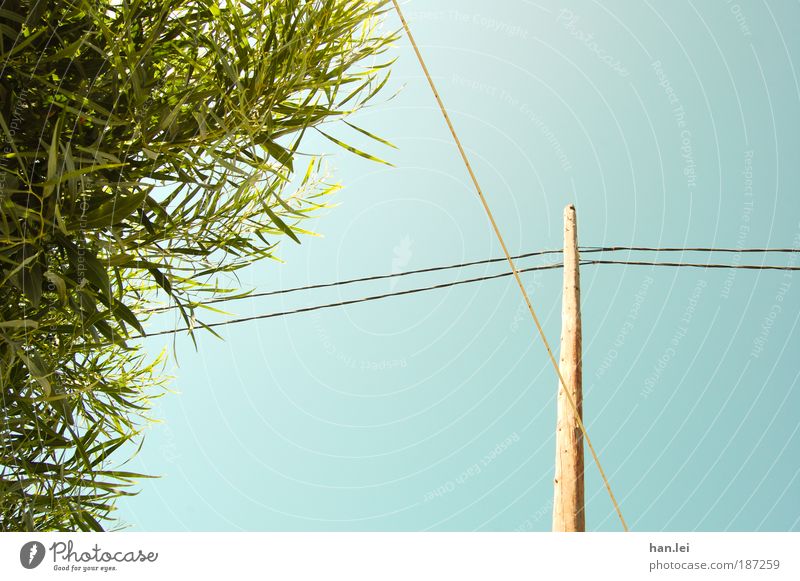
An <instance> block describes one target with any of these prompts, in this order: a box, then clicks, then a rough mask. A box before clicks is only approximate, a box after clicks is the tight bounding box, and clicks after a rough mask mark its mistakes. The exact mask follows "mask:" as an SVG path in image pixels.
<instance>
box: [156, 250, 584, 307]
mask: <svg viewBox="0 0 800 581" xmlns="http://www.w3.org/2000/svg"><path fill="white" fill-rule="evenodd" d="M562 252H563V251H562V250H561V249H557V250H538V251H535V252H526V253H524V254H518V255H516V256H513V257H512V258H514V259H515V260H517V259H522V258H530V257H532V256H544V255H546V254H561V253H562ZM589 252H595V251H594V250H589ZM505 261H506V259H505V258H485V259H483V260H473V261H470V262H461V263H457V264H448V265H444V266H430V267H427V268H419V269H417V270H407V271H403V272H393V273H391V274H378V275H372V276H362V277H359V278H351V279H347V280H340V281H335V282H325V283H319V284H311V285H307V286H298V287H293V288H287V289H278V290H272V291H264V292H258V293H250V294H247V295H243V296H235V297H219V298H216V299H211V300H208V301H203V302H202V303H197V304H202V305H211V304H214V303H222V302H227V301H238V300H242V299H251V298H258V297H270V296H275V295H284V294H289V293H293V292H298V291H306V290H315V289H320V288H329V287H332V286H345V285H348V284H354V283H357V282H370V281H373V280H383V279H387V278H399V277H403V276H409V275H412V274H423V273H426V272H438V271H442V270H451V269H454V268H465V267H467V266H477V265H479V264H493V263H496V262H505ZM509 274H511V273H509ZM176 307H177V305H169V306H164V307H156V308H153V309H147V310H145V311H144V312H146V313H162V312H164V311H169V310H171V309H174V308H176Z"/></svg>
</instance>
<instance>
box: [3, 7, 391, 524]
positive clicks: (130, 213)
mask: <svg viewBox="0 0 800 581" xmlns="http://www.w3.org/2000/svg"><path fill="white" fill-rule="evenodd" d="M384 9H385V2H384V1H383V0H380V1H375V2H364V1H362V0H250V1H246V0H228V1H227V2H225V1H222V2H215V1H213V0H148V1H144V0H141V1H140V0H111V1H107V0H103V1H98V0H38V1H37V0H29V1H24V0H23V1H17V2H5V3H4V4H3V6H2V9H0V55H1V56H0V65H1V66H2V69H1V70H0V140H1V141H2V151H1V152H0V154H1V156H0V192H2V194H1V196H2V198H1V199H0V237H2V239H1V240H0V261H1V262H0V266H1V267H2V279H0V295H1V296H0V309H1V310H2V315H1V316H0V393H2V416H0V530H4V531H10V530H75V529H79V530H102V529H103V527H104V526H105V525H107V524H108V522H110V521H112V520H113V518H112V511H113V508H114V502H115V500H116V499H117V498H119V497H120V496H123V495H126V494H131V493H132V492H131V491H130V490H131V488H130V487H131V486H132V485H134V484H135V483H136V481H137V479H138V478H140V477H142V475H138V474H132V473H129V472H125V471H122V470H120V469H119V467H120V464H122V462H121V460H120V459H119V458H118V456H119V455H120V454H123V453H124V454H125V455H126V457H127V452H126V450H128V449H129V447H130V444H131V442H133V443H139V445H141V433H140V432H141V427H142V425H143V424H144V423H145V422H146V414H147V411H148V409H149V402H150V400H151V399H152V398H153V397H157V396H158V395H159V394H160V393H161V390H160V387H161V386H162V385H163V383H164V379H163V377H162V376H161V374H160V371H159V363H160V361H161V359H160V358H157V359H156V360H155V361H151V360H149V359H148V358H147V357H146V355H145V353H144V352H143V351H142V349H141V347H140V344H139V342H138V341H137V339H136V338H137V337H139V336H141V335H143V334H144V333H145V329H144V323H145V322H146V321H147V319H148V317H149V316H151V315H150V311H151V310H152V307H154V306H156V305H158V304H163V300H164V299H165V298H166V299H168V300H169V301H170V304H171V305H173V306H175V307H176V308H177V309H179V311H180V313H181V316H182V318H183V320H184V321H185V323H186V325H187V326H188V327H190V328H192V329H195V328H201V327H202V326H203V323H202V322H200V321H198V320H197V319H196V316H197V314H198V312H199V309H200V308H202V303H203V302H204V301H207V300H209V299H210V298H213V297H215V296H220V295H225V294H228V296H230V295H231V293H233V294H235V293H240V292H241V291H239V290H238V289H226V288H223V286H222V283H221V277H223V276H226V273H230V272H232V271H235V270H237V269H240V268H242V267H245V266H247V265H250V264H252V263H253V262H255V261H258V260H261V259H264V258H270V257H273V253H274V251H275V246H276V244H277V243H278V241H279V239H280V237H281V236H288V237H290V238H292V239H293V240H295V241H299V239H298V236H299V235H302V234H307V232H306V231H304V230H303V229H302V228H300V227H299V225H298V224H299V222H300V221H301V220H302V219H303V218H304V217H305V216H307V215H308V214H309V213H310V212H313V211H314V210H315V209H317V208H320V207H321V206H323V205H324V196H325V195H326V194H328V193H330V192H331V191H333V190H334V189H335V188H336V186H335V185H332V184H328V183H327V182H326V180H325V179H324V178H323V176H322V172H321V171H320V162H319V159H318V158H313V157H312V158H310V163H309V164H308V165H307V166H304V167H303V168H298V172H299V175H297V176H296V177H295V163H296V162H297V161H298V154H299V152H298V147H299V145H300V143H301V139H302V138H303V135H304V134H305V133H306V132H307V131H310V130H318V131H322V130H321V129H319V126H320V125H321V124H323V123H325V122H329V121H333V120H337V119H342V118H344V117H346V116H347V115H349V114H350V113H352V112H353V111H354V110H356V109H358V108H359V107H361V106H363V105H364V104H365V103H367V102H368V101H369V100H370V99H372V98H373V97H374V96H375V94H376V93H377V92H378V91H379V90H380V89H381V88H382V87H383V86H384V84H385V83H386V80H387V78H388V73H386V71H388V68H386V66H387V65H388V64H389V63H382V64H370V63H369V62H368V61H370V60H372V61H374V60H375V59H374V58H373V57H376V55H381V54H383V52H384V51H385V49H386V48H387V45H388V44H389V43H390V42H391V41H392V40H393V38H394V36H393V35H392V34H384V33H381V32H380V30H379V28H378V24H379V22H380V18H381V15H382V13H383V11H384ZM345 123H346V121H345ZM348 125H349V124H348ZM350 127H353V128H354V129H355V130H358V131H361V132H362V133H364V134H366V135H369V136H372V134H370V133H368V132H366V131H364V130H362V129H360V128H358V127H356V126H354V125H350ZM323 135H326V136H328V134H327V133H324V132H323ZM328 137H329V138H330V139H332V140H333V141H335V142H336V143H338V144H340V145H343V146H344V147H346V148H347V149H349V150H350V151H352V152H355V153H357V154H359V155H363V156H365V157H369V158H372V156H369V155H367V154H366V153H363V152H361V151H359V150H357V149H355V148H352V147H350V146H347V145H345V144H344V143H342V142H340V141H339V140H337V139H335V138H333V137H330V136H328ZM372 159H375V158H372ZM301 176H302V177H301Z"/></svg>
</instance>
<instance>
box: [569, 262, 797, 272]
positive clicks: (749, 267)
mask: <svg viewBox="0 0 800 581" xmlns="http://www.w3.org/2000/svg"><path fill="white" fill-rule="evenodd" d="M592 264H626V265H628V266H672V267H690V268H741V269H744V270H800V266H773V265H768V264H764V265H761V264H710V263H706V264H704V263H702V262H647V261H639V260H585V261H581V266H583V265H587V266H591V265H592Z"/></svg>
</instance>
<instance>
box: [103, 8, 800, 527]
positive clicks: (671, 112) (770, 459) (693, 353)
mask: <svg viewBox="0 0 800 581" xmlns="http://www.w3.org/2000/svg"><path fill="white" fill-rule="evenodd" d="M403 6H404V10H405V12H406V16H407V18H408V20H409V22H410V24H411V26H412V29H413V31H414V33H415V36H416V37H417V40H418V43H419V44H420V46H421V49H422V50H423V53H424V55H425V57H426V60H427V61H428V65H429V67H430V69H431V71H432V74H433V76H434V78H435V80H436V82H437V84H438V86H439V89H440V91H441V93H442V96H443V98H444V101H445V103H446V104H447V106H448V108H449V110H450V112H451V116H452V117H453V120H454V123H455V125H456V127H457V129H458V130H459V133H460V136H461V138H462V141H463V142H464V144H465V146H466V148H467V150H468V153H469V155H470V157H471V159H472V161H473V164H474V166H475V169H476V173H477V175H478V178H479V180H480V181H481V184H482V187H483V189H484V191H485V193H486V196H487V199H488V201H489V204H490V205H491V207H492V209H493V211H494V213H495V217H496V218H497V221H498V223H499V225H500V227H501V229H502V230H503V233H504V235H505V237H506V240H507V242H508V245H509V248H510V250H511V251H512V252H513V253H522V252H529V251H533V250H539V249H547V248H558V247H560V246H561V219H562V218H561V216H562V209H563V207H564V205H565V204H567V203H575V205H576V207H577V212H578V224H579V242H580V243H581V245H583V246H606V245H626V246H630V245H634V246H657V247H665V246H675V247H689V246H713V247H737V245H738V246H745V247H790V246H794V247H800V206H799V205H798V191H800V175H799V173H798V172H799V171H800V169H799V168H800V164H797V162H796V160H797V156H798V153H800V131H798V123H799V122H798V110H799V109H798V107H799V106H800V85H798V79H797V70H796V67H795V66H794V61H795V60H796V59H797V57H798V54H800V46H799V45H798V40H797V39H798V38H800V30H799V28H800V18H798V16H800V15H799V14H798V10H800V7H798V6H797V5H796V4H791V3H771V4H768V3H766V2H747V3H744V2H742V3H741V4H737V3H735V2H731V1H727V2H726V1H723V0H719V1H715V2H709V3H705V2H703V3H701V2H696V1H695V2H687V1H679V2H674V3H668V4H664V3H653V2H648V1H644V2H640V3H631V2H620V1H617V2H603V3H602V4H600V3H599V2H593V1H583V0H582V1H577V0H575V1H565V2H561V3H556V2H550V1H545V0H542V1H541V2H536V3H535V2H528V1H526V0H509V1H507V2H502V3H500V2H496V3H492V4H489V5H487V4H486V3H485V2H477V1H473V0H466V1H464V0H462V1H459V2H456V1H455V0H437V1H436V2H421V1H419V0H411V1H409V2H406V3H404V5H403ZM386 27H387V28H388V29H396V28H398V27H399V21H397V19H396V17H394V15H389V17H388V19H387V22H386ZM393 54H394V55H396V56H398V57H399V58H398V61H397V62H396V64H395V65H394V68H393V74H392V81H391V82H390V87H388V88H387V91H386V93H385V94H386V96H387V97H388V96H389V95H390V94H392V93H393V92H394V91H396V90H398V89H400V92H399V94H398V95H397V96H396V97H395V98H393V99H391V100H385V99H384V100H379V101H376V102H375V104H374V105H373V106H371V107H370V108H369V109H367V110H364V111H361V112H360V113H359V114H358V115H357V117H356V119H355V121H356V122H357V123H359V124H360V125H362V126H364V127H365V128H367V129H369V130H370V131H373V132H375V133H378V134H380V135H381V136H383V137H385V138H387V139H389V140H391V141H392V142H394V143H395V144H397V146H398V147H399V149H398V150H391V149H389V148H384V147H383V146H380V145H376V144H375V143H374V142H372V143H369V142H368V141H366V140H362V139H360V136H359V135H358V134H355V135H354V134H353V132H352V131H350V130H348V129H347V128H346V127H336V128H333V129H332V131H334V132H335V134H336V135H337V136H339V137H340V138H346V139H347V140H348V141H349V142H351V143H353V144H354V145H356V146H358V147H362V148H368V149H369V150H370V151H371V152H373V153H375V154H377V155H380V156H381V157H384V158H387V159H389V160H390V161H391V162H392V163H393V164H394V165H395V166H396V167H394V168H391V167H387V166H382V165H378V164H375V163H371V162H368V161H366V160H363V159H361V158H357V157H355V156H353V155H350V154H348V153H347V152H345V151H343V150H340V149H339V150H337V149H335V147H334V146H332V144H331V143H330V142H327V141H325V140H323V139H317V138H315V137H313V136H311V137H310V138H309V139H308V141H307V142H306V143H305V146H304V147H305V149H306V150H307V151H313V152H319V153H331V154H332V155H331V157H330V158H329V165H330V167H331V170H332V172H333V175H334V176H335V178H336V179H337V180H338V181H340V182H342V183H343V185H344V186H345V187H344V189H343V190H342V191H341V192H339V193H337V194H336V196H335V200H334V201H335V202H337V203H338V205H337V207H335V208H333V209H330V210H327V211H325V212H324V213H323V214H322V215H320V216H318V217H317V218H315V219H314V220H313V221H312V223H311V224H310V226H311V229H312V230H315V231H316V232H319V233H320V234H321V235H322V236H321V237H319V238H306V239H304V240H303V243H302V244H301V245H295V244H292V243H291V242H290V241H289V242H284V243H282V246H281V248H280V251H279V254H280V256H281V258H282V259H283V260H284V261H285V262H284V263H283V264H278V263H274V262H271V263H269V264H266V263H265V264H261V265H258V266H257V267H255V268H252V269H250V270H248V271H246V272H244V273H243V274H242V276H241V282H242V285H243V286H244V287H246V288H256V289H259V290H272V289H280V288H288V287H291V286H298V285H304V284H314V283H320V282H329V281H335V280H341V279H345V278H350V277H357V276H365V275H372V274H386V273H391V272H397V271H403V270H410V269H417V268H425V267H427V266H436V265H440V264H450V263H458V262H462V261H469V260H479V259H483V258H489V257H497V256H501V251H500V248H499V246H498V244H497V242H496V240H495V239H494V237H493V233H492V231H491V229H490V226H489V223H488V221H487V219H486V216H485V214H484V213H483V210H482V208H481V206H480V203H479V201H478V199H477V197H476V195H475V193H474V190H473V189H472V188H471V184H470V182H469V179H468V176H467V174H466V172H465V170H464V168H463V165H462V164H461V161H460V159H459V157H458V154H457V151H456V150H455V147H454V145H453V143H452V141H451V139H450V137H449V135H448V133H447V130H446V127H445V125H444V123H443V121H442V119H441V117H440V114H439V112H438V110H437V109H436V105H435V102H434V100H433V96H432V95H431V93H430V90H429V88H428V87H427V85H426V83H425V80H424V78H423V76H422V75H421V71H420V70H419V66H418V64H417V63H416V61H415V59H414V57H413V53H412V52H411V48H410V46H409V44H408V42H407V40H406V39H405V38H402V39H401V40H400V41H399V42H398V43H397V45H396V46H395V48H394V49H393ZM624 257H625V255H624V254H620V253H617V254H615V255H613V258H624ZM606 258H612V256H606ZM637 258H639V259H644V260H649V259H651V258H655V256H654V255H652V254H639V255H637ZM660 258H663V257H660ZM669 258H670V259H679V260H684V261H705V260H707V259H708V255H705V254H699V255H690V254H686V255H683V256H682V255H681V254H676V255H670V256H669ZM547 260H548V259H547V258H546V257H545V258H543V259H542V260H540V261H539V262H537V260H536V259H531V260H527V261H525V262H522V263H520V266H529V265H534V264H538V263H542V262H546V261H547ZM736 260H740V259H739V258H736V257H733V256H731V255H715V256H714V261H716V262H733V261H736ZM762 260H763V261H764V262H765V263H769V264H782V265H786V264H789V263H790V261H792V260H793V259H792V258H791V257H790V255H785V254H784V255H780V254H778V255H769V256H766V257H764V256H761V255H754V256H745V257H743V258H741V262H742V263H746V262H750V263H754V264H757V263H760V261H762ZM504 268H506V267H505V266H504V265H502V264H498V265H489V266H478V267H472V268H469V269H463V270H461V271H447V272H444V273H432V274H426V275H419V276H416V277H404V278H402V279H389V280H380V281H375V282H373V283H369V284H365V285H361V286H357V287H356V286H352V287H336V288H327V289H320V290H317V291H313V292H309V293H304V294H302V295H301V294H297V295H286V296H284V297H281V296H277V297H271V298H264V299H253V300H248V301H241V302H238V303H237V304H235V305H231V306H230V309H231V311H232V312H233V313H235V314H236V315H238V316H247V315H253V314H259V313H265V312H272V311H280V310H285V309H290V308H295V307H301V306H307V305H312V304H321V303H327V302H334V301H338V300H346V299H350V298H358V297H361V296H366V295H370V294H380V293H385V292H391V291H394V290H403V289H407V288H413V287H416V286H424V285H427V284H435V283H438V282H447V281H450V280H456V279H460V278H468V277H472V276H480V275H482V274H493V273H496V272H502V271H503V270H504ZM523 276H524V281H525V284H526V287H527V289H528V291H529V293H530V294H531V297H532V299H533V301H534V306H535V307H536V309H537V312H538V314H539V316H540V318H541V319H542V322H543V325H544V328H545V332H546V334H547V337H548V339H549V340H550V342H551V343H552V344H554V345H557V344H558V335H559V332H560V283H561V279H560V277H561V274H560V271H557V270H554V271H543V272H536V273H529V274H525V275H523ZM797 276H798V275H796V274H794V273H791V272H780V271H778V272H770V271H747V270H735V271H733V270H704V269H689V268H682V269H674V268H658V269H654V268H650V267H636V266H618V265H613V266H612V265H598V266H586V267H584V268H583V270H582V284H583V288H582V292H583V297H582V309H583V326H584V327H583V328H584V389H585V404H584V413H585V423H586V425H587V428H588V430H589V434H590V436H591V437H592V439H593V441H594V443H595V446H596V447H597V449H598V452H599V454H600V457H601V460H602V462H603V465H604V468H605V470H606V472H607V473H608V475H609V477H610V479H611V483H612V486H613V488H614V491H615V493H616V495H617V497H618V499H619V500H620V503H621V506H622V511H623V513H624V514H625V517H626V519H627V521H628V523H629V524H630V525H631V528H632V529H633V530H712V531H716V530H797V529H798V528H800V481H799V480H798V471H800V466H798V463H797V458H798V457H800V436H798V422H797V413H798V411H799V410H800V405H799V404H800V389H799V387H800V386H798V366H797V354H798V353H799V352H800V349H799V348H800V333H798V326H797V323H798V317H800V309H798V307H800V279H798V278H797ZM174 322H175V321H173V320H172V319H171V318H169V316H167V317H165V318H164V319H162V320H160V321H154V322H153V328H154V329H155V328H156V327H158V328H166V327H168V326H169V325H171V324H173V323H174ZM222 335H223V336H224V337H225V340H224V341H220V340H218V339H216V338H214V337H212V336H210V335H205V336H201V338H200V340H199V341H198V344H199V348H198V350H197V351H195V350H194V348H193V347H192V345H191V342H190V341H189V340H187V339H185V338H179V339H178V340H177V352H178V362H179V365H177V364H176V363H175V361H174V359H173V360H171V361H170V363H169V364H168V369H167V371H168V372H169V373H170V374H171V375H173V376H174V377H175V379H174V381H173V383H172V388H173V390H174V393H168V394H166V395H165V396H164V397H162V398H160V399H159V400H157V401H156V404H155V408H154V416H155V417H157V418H159V419H160V420H162V422H161V423H159V424H155V425H153V426H151V427H149V428H148V429H147V433H146V440H145V445H144V447H143V449H142V452H141V453H140V454H139V456H138V457H137V458H136V459H135V460H134V461H133V462H132V463H131V465H130V466H131V467H132V468H134V469H137V470H141V471H144V472H147V473H151V474H158V475H161V478H160V479H157V480H148V481H145V482H143V483H142V486H141V493H140V495H139V496H137V497H135V498H131V499H124V500H122V501H121V502H120V503H119V511H118V512H119V517H120V518H121V519H122V520H123V521H124V522H125V523H128V524H130V525H132V527H133V530H145V531H154V530H179V531H180V530H549V528H550V511H551V509H550V506H551V498H552V471H553V458H554V446H555V444H554V439H553V428H554V425H555V395H556V387H557V385H556V378H555V374H554V373H553V370H552V368H550V367H548V365H549V362H548V360H547V356H546V353H545V350H544V348H543V346H542V344H541V342H540V340H538V338H537V337H536V335H535V330H534V327H533V324H532V322H531V321H530V318H529V316H528V315H527V313H526V312H525V310H524V305H523V303H522V299H521V297H520V294H519V291H518V289H516V288H515V286H514V283H513V281H512V280H511V279H509V278H503V279H499V280H494V281H489V282H484V283H480V284H473V285H463V286H458V287H453V288H450V289H445V290H440V291H435V292H431V293H424V294H419V295H412V296H407V297H398V298H392V299H388V300H385V301H376V302H372V303H367V304H362V305H353V306H349V307H344V308H338V309H329V310H325V311H319V312H316V313H309V314H304V315H296V316H292V317H285V318H278V319H269V320H267V321H261V322H253V323H247V324H242V325H236V326H231V327H229V328H226V329H224V330H223V331H222ZM146 344H147V347H148V349H150V350H151V351H152V352H153V353H154V354H155V353H158V352H159V351H160V350H161V349H162V348H164V347H170V348H171V344H170V342H169V341H168V340H165V338H164V337H158V338H152V339H149V340H147V343H146ZM586 485H587V492H586V497H587V528H588V529H590V530H619V529H620V525H619V522H618V520H616V517H615V515H614V512H613V507H612V506H611V503H610V502H609V499H608V497H607V495H606V493H605V491H604V489H603V487H602V482H601V481H600V479H599V476H598V472H597V469H596V467H595V466H594V465H593V464H592V463H591V462H590V459H589V458H588V457H587V481H586Z"/></svg>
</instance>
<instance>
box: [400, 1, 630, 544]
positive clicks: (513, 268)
mask: <svg viewBox="0 0 800 581" xmlns="http://www.w3.org/2000/svg"><path fill="white" fill-rule="evenodd" d="M392 3H393V4H394V8H395V10H396V11H397V15H398V16H399V17H400V22H402V24H403V28H404V29H405V31H406V34H407V35H408V40H409V41H410V42H411V46H412V47H413V48H414V53H415V54H416V55H417V60H418V61H419V64H420V66H421V67H422V71H423V72H424V73H425V78H426V79H427V80H428V84H429V85H430V87H431V91H433V96H434V97H435V98H436V102H437V103H438V104H439V110H440V111H441V112H442V116H443V117H444V120H445V122H446V123H447V127H448V128H449V129H450V134H451V135H452V136H453V141H455V144H456V147H457V148H458V152H459V153H460V154H461V159H462V160H463V161H464V165H465V166H466V168H467V172H468V173H469V176H470V178H471V180H472V184H473V185H474V186H475V191H476V192H477V193H478V197H479V198H480V201H481V204H482V205H483V209H484V211H485V212H486V216H487V217H488V218H489V222H491V224H492V229H493V230H494V233H495V235H496V236H497V241H498V242H499V243H500V246H501V248H502V249H503V254H504V255H505V257H506V260H507V261H508V265H509V266H510V267H511V272H512V273H513V274H514V279H515V280H516V282H517V286H519V290H520V292H521V293H522V298H523V299H524V300H525V304H526V306H527V307H528V311H529V312H530V314H531V317H532V318H533V322H534V323H535V324H536V328H537V330H538V331H539V336H540V337H541V339H542V343H544V346H545V349H547V354H548V356H549V357H550V361H551V363H552V364H553V368H554V369H555V371H556V375H558V380H559V383H560V384H561V386H562V388H563V389H564V393H565V395H566V399H567V401H568V402H569V404H570V406H571V407H572V410H573V412H574V413H575V417H576V419H577V421H578V427H579V428H580V430H581V433H582V434H583V437H584V438H585V439H586V443H587V445H588V447H589V450H590V451H591V453H592V458H593V459H594V462H595V464H596V465H597V469H598V470H599V471H600V476H602V478H603V483H604V484H605V487H606V490H608V495H609V496H610V497H611V502H612V504H613V505H614V509H615V510H616V511H617V516H619V520H620V521H621V522H622V528H623V529H625V531H627V530H628V525H627V523H626V522H625V518H624V517H623V516H622V511H621V510H620V508H619V504H618V503H617V499H616V497H615V496H614V493H613V492H612V491H611V484H610V483H609V481H608V478H607V477H606V474H605V471H604V470H603V467H602V465H601V464H600V459H599V457H598V456H597V452H596V451H595V449H594V446H593V445H592V441H591V440H590V439H589V434H587V432H586V426H584V425H583V419H582V418H581V414H580V412H579V410H578V407H577V405H576V404H575V401H573V398H572V395H571V394H570V393H569V390H568V389H567V384H566V382H565V381H564V377H563V376H562V375H561V370H560V369H559V367H558V362H557V361H556V358H555V356H554V355H553V350H552V349H551V348H550V344H549V343H548V342H547V337H546V336H545V334H544V330H543V329H542V325H541V323H540V322H539V317H537V316H536V311H535V310H534V309H533V305H532V304H531V300H530V298H529V297H528V293H527V291H526V290H525V285H523V284H522V279H521V278H520V277H519V272H518V271H517V267H516V266H515V265H514V260H513V259H512V258H511V254H510V253H509V252H508V248H506V243H505V241H504V240H503V235H502V234H501V233H500V229H499V228H498V226H497V223H496V222H495V219H494V216H493V215H492V211H491V209H489V204H488V203H487V202H486V198H485V197H484V195H483V190H481V186H480V184H479V183H478V178H477V177H476V176H475V172H474V171H473V170H472V165H471V164H470V162H469V158H468V157H467V153H466V151H465V150H464V147H463V146H462V145H461V140H459V138H458V134H457V133H456V130H455V128H454V127H453V123H452V121H450V116H449V115H448V114H447V109H446V108H445V106H444V103H443V102H442V98H441V97H440V96H439V91H437V90H436V85H435V83H434V82H433V78H432V77H431V75H430V73H429V72H428V67H427V66H426V65H425V60H424V59H423V58H422V53H420V51H419V47H417V43H416V41H415V40H414V35H413V34H411V28H410V27H409V26H408V22H406V19H405V17H404V16H403V12H402V10H400V4H398V2H397V0H392Z"/></svg>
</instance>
